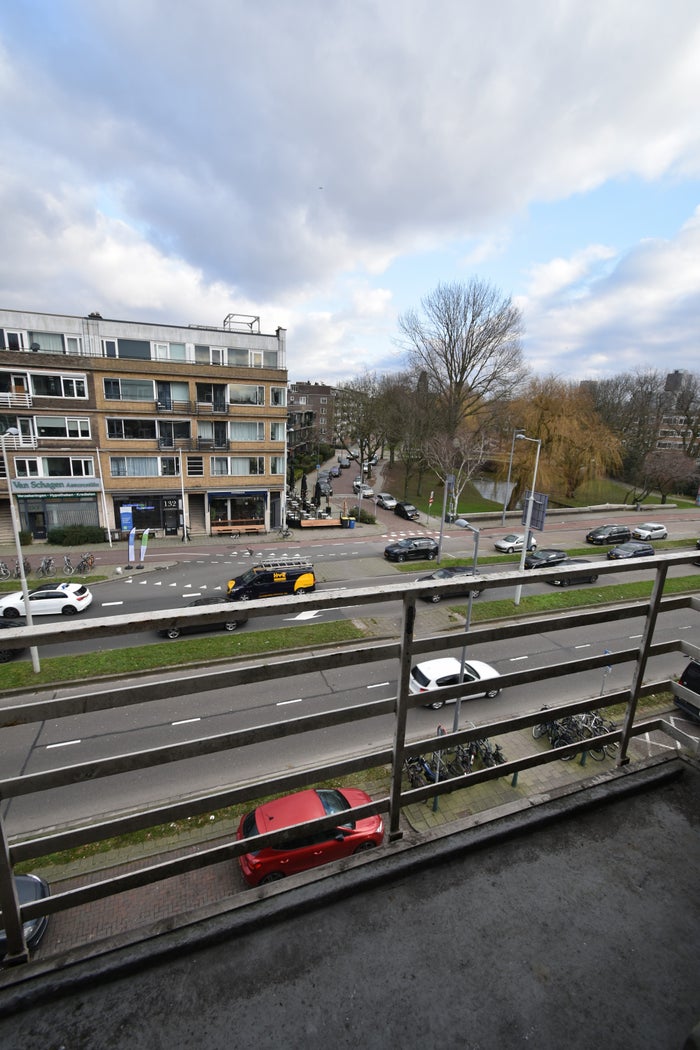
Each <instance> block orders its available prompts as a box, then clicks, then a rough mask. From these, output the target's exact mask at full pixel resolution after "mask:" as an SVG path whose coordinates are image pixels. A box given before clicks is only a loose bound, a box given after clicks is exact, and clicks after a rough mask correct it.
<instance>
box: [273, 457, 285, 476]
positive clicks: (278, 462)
mask: <svg viewBox="0 0 700 1050" xmlns="http://www.w3.org/2000/svg"><path fill="white" fill-rule="evenodd" d="M270 473H271V474H284V456H270Z"/></svg>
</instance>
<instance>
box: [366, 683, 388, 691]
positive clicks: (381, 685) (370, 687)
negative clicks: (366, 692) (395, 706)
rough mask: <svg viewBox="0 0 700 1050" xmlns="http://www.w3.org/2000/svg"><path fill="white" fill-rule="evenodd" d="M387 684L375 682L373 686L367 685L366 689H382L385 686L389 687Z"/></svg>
mask: <svg viewBox="0 0 700 1050" xmlns="http://www.w3.org/2000/svg"><path fill="white" fill-rule="evenodd" d="M389 684H390V683H389V682H377V683H376V684H375V685H368V686H367V688H368V689H383V688H384V686H385V685H389Z"/></svg>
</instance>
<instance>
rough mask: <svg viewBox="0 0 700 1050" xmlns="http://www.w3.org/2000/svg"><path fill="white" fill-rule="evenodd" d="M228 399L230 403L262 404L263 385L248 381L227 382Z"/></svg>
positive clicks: (263, 395) (263, 397)
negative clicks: (255, 384) (254, 384)
mask: <svg viewBox="0 0 700 1050" xmlns="http://www.w3.org/2000/svg"><path fill="white" fill-rule="evenodd" d="M228 391H229V401H230V402H231V404H232V405H264V404H265V387H264V386H253V385H252V384H248V383H229V388H228Z"/></svg>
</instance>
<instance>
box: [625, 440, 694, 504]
mask: <svg viewBox="0 0 700 1050" xmlns="http://www.w3.org/2000/svg"><path fill="white" fill-rule="evenodd" d="M699 473H700V472H699V471H698V466H697V463H696V462H695V460H694V459H693V458H692V457H691V456H687V455H686V454H685V452H682V451H681V450H680V449H674V448H661V449H657V450H656V451H655V452H650V453H649V455H648V456H647V457H646V459H645V461H644V488H643V491H642V493H641V494H638V495H637V500H642V499H644V498H645V497H646V496H648V495H649V493H650V492H652V491H654V490H656V491H657V492H660V493H661V502H662V503H665V502H666V498H667V497H668V495H669V493H671V492H680V491H682V490H683V489H684V488H685V487H686V486H688V485H689V484H690V482H691V481H693V480H696V479H697V477H698V474H699Z"/></svg>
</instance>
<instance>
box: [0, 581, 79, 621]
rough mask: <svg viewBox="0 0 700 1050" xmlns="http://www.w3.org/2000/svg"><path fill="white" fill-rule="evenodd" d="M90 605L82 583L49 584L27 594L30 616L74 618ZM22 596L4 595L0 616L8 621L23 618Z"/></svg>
mask: <svg viewBox="0 0 700 1050" xmlns="http://www.w3.org/2000/svg"><path fill="white" fill-rule="evenodd" d="M91 603H92V592H91V591H89V590H88V589H87V587H86V586H85V585H84V584H82V583H55V584H54V583H49V584H44V586H43V587H37V588H36V590H34V591H30V592H29V608H30V609H31V612H32V616H56V615H57V614H58V613H63V614H64V616H74V615H75V614H76V613H79V612H83V610H84V609H87V607H88V606H89V605H90V604H91ZM25 615H26V613H25V609H24V595H23V594H22V592H21V591H13V592H12V593H11V594H4V595H3V596H2V599H1V600H0V616H4V617H5V619H7V620H10V619H13V618H14V617H16V616H25Z"/></svg>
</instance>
